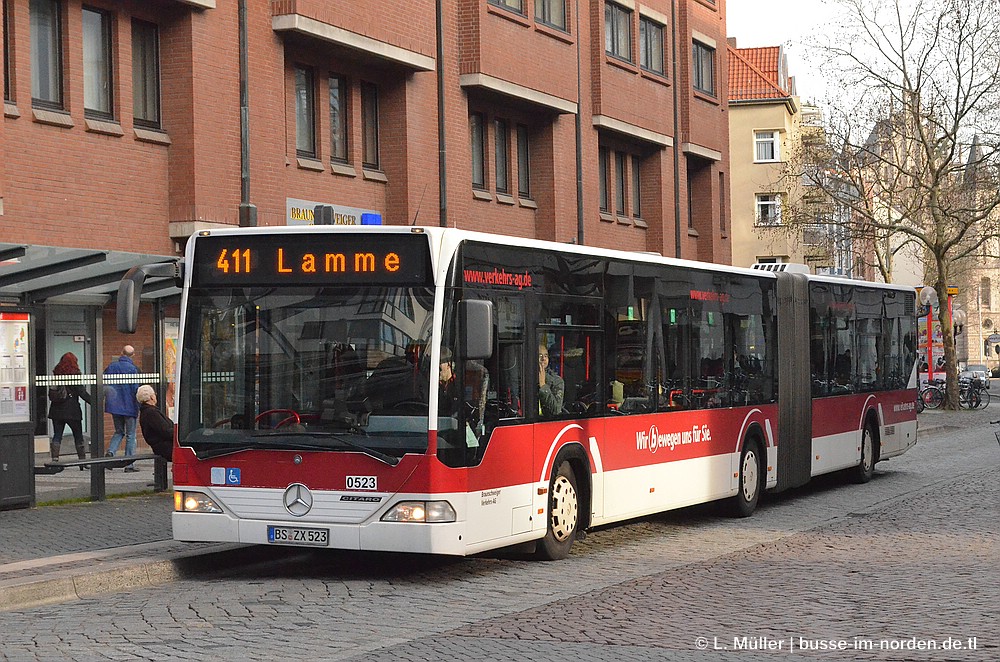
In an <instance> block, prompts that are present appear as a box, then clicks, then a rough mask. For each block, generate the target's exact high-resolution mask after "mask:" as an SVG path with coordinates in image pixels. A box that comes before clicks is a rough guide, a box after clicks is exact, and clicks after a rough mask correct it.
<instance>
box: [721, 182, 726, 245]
mask: <svg viewBox="0 0 1000 662" xmlns="http://www.w3.org/2000/svg"><path fill="white" fill-rule="evenodd" d="M719 229H720V230H721V231H722V232H725V231H726V175H725V173H722V172H720V173H719Z"/></svg>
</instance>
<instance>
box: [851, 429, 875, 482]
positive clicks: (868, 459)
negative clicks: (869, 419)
mask: <svg viewBox="0 0 1000 662" xmlns="http://www.w3.org/2000/svg"><path fill="white" fill-rule="evenodd" d="M874 474H875V432H874V430H872V425H871V423H868V424H867V425H865V429H864V430H862V432H861V461H860V462H859V463H858V466H856V467H854V469H852V470H851V480H852V481H853V482H855V483H858V484H861V483H867V482H868V481H870V480H871V479H872V476H873V475H874Z"/></svg>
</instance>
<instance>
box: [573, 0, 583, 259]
mask: <svg viewBox="0 0 1000 662" xmlns="http://www.w3.org/2000/svg"><path fill="white" fill-rule="evenodd" d="M575 9H576V123H575V125H574V128H575V131H576V243H578V244H579V245H581V246H582V245H583V120H582V119H581V118H580V114H581V113H582V112H583V107H582V104H583V84H582V81H581V77H582V71H581V65H580V41H581V39H580V3H576V5H575Z"/></svg>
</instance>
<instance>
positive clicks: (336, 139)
mask: <svg viewBox="0 0 1000 662" xmlns="http://www.w3.org/2000/svg"><path fill="white" fill-rule="evenodd" d="M347 117H348V109H347V80H346V79H345V78H344V77H343V76H330V159H331V160H333V161H340V162H341V163H346V162H347Z"/></svg>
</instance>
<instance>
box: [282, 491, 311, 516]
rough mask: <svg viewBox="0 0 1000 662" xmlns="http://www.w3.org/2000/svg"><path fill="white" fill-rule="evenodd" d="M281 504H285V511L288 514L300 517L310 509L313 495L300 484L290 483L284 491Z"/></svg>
mask: <svg viewBox="0 0 1000 662" xmlns="http://www.w3.org/2000/svg"><path fill="white" fill-rule="evenodd" d="M282 502H284V504H285V510H287V511H288V512H289V513H290V514H292V515H294V516H295V517H302V516H303V515H305V514H306V513H308V512H309V511H310V510H311V509H312V507H313V495H312V492H310V491H309V488H308V487H306V486H305V485H303V484H302V483H292V484H291V485H289V486H288V489H287V490H285V496H284V497H282Z"/></svg>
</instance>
